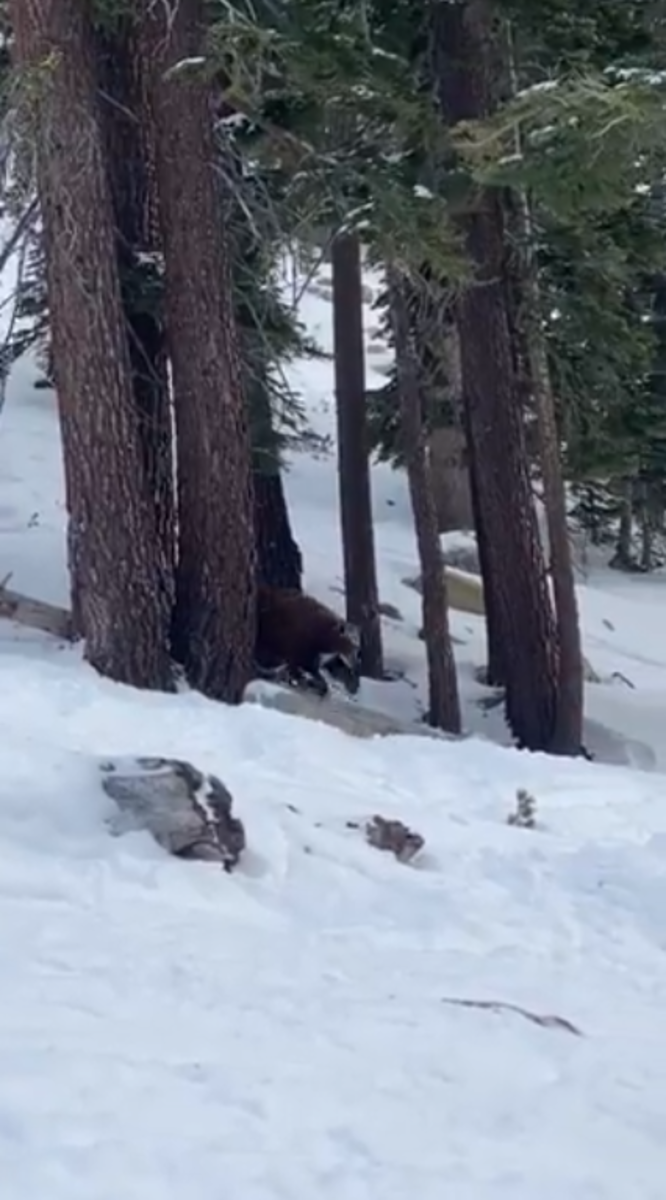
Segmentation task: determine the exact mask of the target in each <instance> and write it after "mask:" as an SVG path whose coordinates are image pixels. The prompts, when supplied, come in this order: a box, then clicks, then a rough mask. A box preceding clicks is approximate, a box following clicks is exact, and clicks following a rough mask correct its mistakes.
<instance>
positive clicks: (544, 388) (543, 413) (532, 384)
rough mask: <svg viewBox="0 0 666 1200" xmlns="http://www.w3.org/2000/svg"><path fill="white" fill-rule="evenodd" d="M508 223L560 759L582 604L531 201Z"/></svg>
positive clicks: (570, 724) (573, 721)
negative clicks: (546, 562)
mask: <svg viewBox="0 0 666 1200" xmlns="http://www.w3.org/2000/svg"><path fill="white" fill-rule="evenodd" d="M507 56H508V60H509V68H510V78H511V91H512V93H514V94H515V92H516V90H517V86H518V84H517V79H516V76H515V66H514V62H513V44H512V37H511V28H510V26H509V25H507ZM515 140H516V152H517V153H518V154H519V153H520V152H521V150H522V139H521V134H520V128H519V127H518V126H517V127H516V135H515ZM507 207H508V216H509V221H510V222H511V224H512V226H513V233H514V235H515V236H514V238H513V239H512V242H513V245H514V246H515V252H514V256H513V261H512V263H511V264H510V268H509V269H510V272H511V273H512V274H514V276H515V291H516V297H517V300H518V304H517V308H516V323H517V331H516V332H517V339H518V342H519V344H521V343H522V346H523V358H524V365H525V372H526V376H527V384H528V387H529V391H530V393H531V399H532V402H533V404H534V409H535V412H536V418H537V422H536V423H537V440H538V449H539V459H540V462H541V475H542V479H543V491H544V504H545V509H546V524H547V529H548V542H549V549H550V571H551V578H552V581H553V596H554V600H555V617H556V621H557V643H558V653H559V675H558V689H557V711H556V715H555V730H554V734H553V740H552V742H551V746H550V749H551V750H552V751H554V752H556V753H560V754H578V753H579V752H580V750H581V746H582V742H583V705H584V686H583V684H584V680H583V675H584V671H583V648H582V643H581V636H580V623H579V619H578V600H577V597H576V583H575V578H574V568H573V557H572V553H571V541H570V538H569V526H568V520H567V505H566V489H565V486H564V474H563V471H562V458H561V452H560V438H559V434H558V429H557V419H556V415H555V400H554V397H553V389H552V384H551V376H550V366H549V363H548V353H547V350H546V342H545V338H544V331H543V324H542V308H543V306H542V303H541V289H540V286H539V276H538V271H537V264H536V261H535V256H534V247H535V235H534V228H533V220H532V212H531V209H530V204H529V200H528V197H527V195H526V194H525V193H524V192H523V191H514V192H512V193H509V194H508V196H507Z"/></svg>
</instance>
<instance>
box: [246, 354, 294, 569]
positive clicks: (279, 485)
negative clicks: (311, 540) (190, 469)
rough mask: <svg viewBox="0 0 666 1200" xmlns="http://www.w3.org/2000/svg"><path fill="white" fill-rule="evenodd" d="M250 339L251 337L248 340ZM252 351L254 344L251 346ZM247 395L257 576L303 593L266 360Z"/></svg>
mask: <svg viewBox="0 0 666 1200" xmlns="http://www.w3.org/2000/svg"><path fill="white" fill-rule="evenodd" d="M248 340H249V339H248ZM247 349H248V351H249V349H250V347H249V346H248V347H247ZM245 375H246V380H245V394H246V400H247V403H248V406H249V410H250V414H251V421H252V472H253V475H252V478H253V488H254V539H255V546H256V553H257V579H258V581H259V583H261V584H263V585H264V586H266V587H275V588H295V589H296V590H297V591H299V592H300V590H301V585H302V576H303V559H302V556H301V552H300V550H299V548H298V546H297V544H296V542H295V541H294V537H293V535H292V531H291V522H290V520H289V509H288V508H287V498H286V495H285V490H284V483H283V481H282V472H281V470H280V455H279V450H278V444H277V437H276V434H275V429H274V426H273V414H272V412H271V401H270V396H269V394H268V387H267V384H266V381H265V377H264V373H263V369H262V363H261V362H257V360H256V357H255V360H254V362H253V364H252V372H251V373H250V371H246V372H245Z"/></svg>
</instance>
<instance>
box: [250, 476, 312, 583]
mask: <svg viewBox="0 0 666 1200" xmlns="http://www.w3.org/2000/svg"><path fill="white" fill-rule="evenodd" d="M254 537H255V545H256V550H257V579H258V582H259V583H260V584H263V585H264V586H265V587H275V588H295V589H296V591H299V592H300V591H301V588H302V575H303V560H302V557H301V552H300V550H299V548H298V546H297V545H296V542H295V541H294V539H293V537H292V533H291V524H290V522H289V510H288V508H287V500H286V497H285V494H284V484H283V482H282V476H281V474H280V472H279V470H277V471H275V472H273V473H271V474H269V473H268V472H255V474H254Z"/></svg>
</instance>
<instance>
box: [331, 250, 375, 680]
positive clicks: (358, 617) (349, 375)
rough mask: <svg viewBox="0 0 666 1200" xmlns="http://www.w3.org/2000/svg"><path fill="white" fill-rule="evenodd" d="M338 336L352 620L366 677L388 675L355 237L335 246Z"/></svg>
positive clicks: (342, 505)
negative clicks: (386, 669) (379, 576)
mask: <svg viewBox="0 0 666 1200" xmlns="http://www.w3.org/2000/svg"><path fill="white" fill-rule="evenodd" d="M333 336H334V345H335V387H336V400H337V404H336V412H337V426H338V480H339V495H340V519H341V522H342V549H343V556H344V570H345V596H346V602H347V620H348V621H351V622H353V623H354V624H355V625H357V626H358V628H359V630H360V632H361V671H362V673H363V674H364V675H369V676H370V677H371V678H375V679H381V678H382V676H383V673H384V669H383V655H382V631H381V617H380V613H379V592H378V587H377V566H376V559H375V536H374V527H373V520H372V494H371V488H370V454H369V448H368V442H369V438H368V427H367V415H366V401H365V357H364V348H363V279H362V271H361V247H360V244H359V240H358V238H357V237H356V236H355V235H354V234H348V233H342V234H339V235H338V237H336V239H335V241H334V242H333Z"/></svg>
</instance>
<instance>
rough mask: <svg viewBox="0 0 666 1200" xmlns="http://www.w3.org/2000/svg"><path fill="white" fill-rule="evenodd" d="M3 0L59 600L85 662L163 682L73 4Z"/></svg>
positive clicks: (82, 10) (103, 187) (121, 337)
mask: <svg viewBox="0 0 666 1200" xmlns="http://www.w3.org/2000/svg"><path fill="white" fill-rule="evenodd" d="M10 10H11V16H12V22H13V28H14V32H15V35H16V39H17V46H16V49H17V55H18V59H19V63H20V65H21V66H22V67H23V68H24V71H25V75H26V82H27V84H28V85H29V86H28V87H27V88H26V102H28V99H27V98H28V97H29V98H30V99H31V100H32V118H33V121H34V133H35V138H36V144H37V173H38V188H39V198H40V206H41V212H42V221H43V230H44V247H45V256H46V273H47V290H48V305H49V313H50V319H51V332H52V340H53V360H54V367H55V382H56V388H57V393H58V403H59V410H60V420H61V430H62V442H63V453H64V464H65V475H66V480H67V487H66V495H67V504H68V510H69V529H68V545H69V559H70V571H71V580H72V601H73V610H74V613H75V618H76V621H77V625H78V626H79V628H80V631H81V632H82V634H83V636H84V637H85V640H86V649H85V654H86V657H87V659H88V661H89V662H90V663H91V664H92V665H93V666H94V667H95V668H96V669H97V670H99V671H100V672H102V673H103V674H105V675H109V676H111V677H112V678H114V679H117V680H121V681H123V682H126V683H130V684H135V685H137V686H143V687H165V686H168V685H169V683H170V669H169V659H168V642H167V629H168V613H167V612H166V611H165V605H164V593H163V588H162V586H161V577H160V570H159V562H158V556H157V553H156V530H155V524H154V521H153V511H152V507H151V505H150V503H149V500H148V496H147V491H146V489H145V488H144V487H143V471H142V464H141V451H140V443H139V435H138V429H137V422H136V419H135V415H134V409H133V401H132V386H131V372H130V362H129V351H128V346H127V340H126V336H125V329H124V322H123V311H122V303H121V295H120V282H119V277H118V269H117V263H116V253H115V238H114V226H113V212H112V204H111V196H110V193H109V188H108V183H107V178H106V172H105V162H104V154H103V147H102V139H101V136H100V130H99V119H98V118H99V113H98V110H97V102H96V80H95V62H94V44H93V34H92V30H91V28H90V26H89V22H88V19H87V5H86V4H85V3H83V0H61V2H60V3H58V4H53V3H50V2H49V0H31V2H30V3H26V0H15V2H14V3H12V5H11V6H10Z"/></svg>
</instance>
